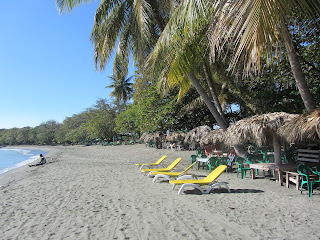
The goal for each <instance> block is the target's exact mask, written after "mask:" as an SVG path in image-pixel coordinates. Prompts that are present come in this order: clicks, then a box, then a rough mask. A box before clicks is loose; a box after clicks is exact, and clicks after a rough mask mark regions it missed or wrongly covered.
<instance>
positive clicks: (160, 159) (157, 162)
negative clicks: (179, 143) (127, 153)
mask: <svg viewBox="0 0 320 240" xmlns="http://www.w3.org/2000/svg"><path fill="white" fill-rule="evenodd" d="M166 157H167V155H164V156H162V157H161V158H159V160H158V161H156V162H155V163H136V166H138V167H140V168H139V170H141V169H142V168H143V167H144V166H158V165H159V164H160V163H161V162H162V161H163V160H164V159H165V158H166Z"/></svg>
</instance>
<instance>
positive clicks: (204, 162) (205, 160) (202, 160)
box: [197, 157, 209, 170]
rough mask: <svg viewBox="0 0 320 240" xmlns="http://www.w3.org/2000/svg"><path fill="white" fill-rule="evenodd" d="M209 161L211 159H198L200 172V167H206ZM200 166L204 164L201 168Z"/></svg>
mask: <svg viewBox="0 0 320 240" xmlns="http://www.w3.org/2000/svg"><path fill="white" fill-rule="evenodd" d="M208 161H209V158H200V157H197V162H198V170H199V168H200V167H203V168H204V167H206V166H207V162H208ZM200 164H202V165H201V166H200Z"/></svg>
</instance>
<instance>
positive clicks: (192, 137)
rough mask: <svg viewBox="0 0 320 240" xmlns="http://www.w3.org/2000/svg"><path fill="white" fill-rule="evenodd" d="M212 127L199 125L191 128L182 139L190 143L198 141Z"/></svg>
mask: <svg viewBox="0 0 320 240" xmlns="http://www.w3.org/2000/svg"><path fill="white" fill-rule="evenodd" d="M211 131H212V129H211V128H210V127H208V126H200V127H196V128H194V129H192V130H191V131H190V132H188V133H187V135H186V137H185V138H184V141H185V142H187V143H189V144H192V143H199V142H200V140H201V138H203V137H204V136H206V135H207V134H208V133H209V132H211Z"/></svg>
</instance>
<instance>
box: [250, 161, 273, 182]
mask: <svg viewBox="0 0 320 240" xmlns="http://www.w3.org/2000/svg"><path fill="white" fill-rule="evenodd" d="M249 166H250V168H251V176H252V179H255V178H256V171H255V169H260V170H265V171H269V170H272V171H275V167H276V164H275V163H252V164H249Z"/></svg>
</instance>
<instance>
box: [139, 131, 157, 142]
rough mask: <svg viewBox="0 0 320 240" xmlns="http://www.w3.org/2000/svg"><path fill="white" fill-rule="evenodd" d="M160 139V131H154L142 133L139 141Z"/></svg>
mask: <svg viewBox="0 0 320 240" xmlns="http://www.w3.org/2000/svg"><path fill="white" fill-rule="evenodd" d="M159 139H161V132H154V133H144V134H142V136H141V137H140V139H139V141H141V142H145V143H147V142H151V141H156V140H159Z"/></svg>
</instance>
